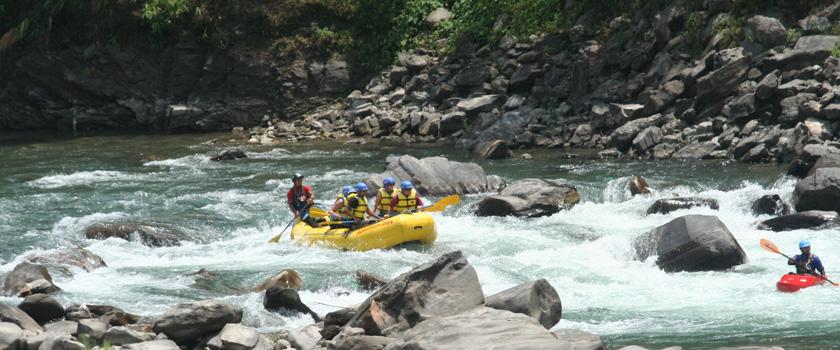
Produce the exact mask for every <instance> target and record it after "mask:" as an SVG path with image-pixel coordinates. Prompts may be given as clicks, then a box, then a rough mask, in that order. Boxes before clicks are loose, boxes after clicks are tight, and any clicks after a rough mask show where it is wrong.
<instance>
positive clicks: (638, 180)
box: [627, 176, 650, 196]
mask: <svg viewBox="0 0 840 350" xmlns="http://www.w3.org/2000/svg"><path fill="white" fill-rule="evenodd" d="M627 189H629V190H630V195H633V196H635V195H637V194H648V193H650V185H648V183H647V181H645V179H644V178H642V177H641V176H633V177H631V178H630V182H628V183H627Z"/></svg>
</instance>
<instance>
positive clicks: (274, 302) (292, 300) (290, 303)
mask: <svg viewBox="0 0 840 350" xmlns="http://www.w3.org/2000/svg"><path fill="white" fill-rule="evenodd" d="M263 306H264V307H265V309H266V310H271V311H279V312H284V313H289V314H295V313H304V314H308V315H310V316H312V318H313V319H314V320H315V322H319V321H321V317H319V316H318V314H316V313H315V312H314V311H312V310H311V309H310V308H309V307H308V306H306V304H304V303H303V301H301V300H300V296H299V295H298V292H297V291H296V290H294V289H291V288H281V287H279V286H271V287H269V288H268V289H266V290H265V296H264V297H263Z"/></svg>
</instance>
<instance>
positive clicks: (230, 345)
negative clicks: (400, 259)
mask: <svg viewBox="0 0 840 350" xmlns="http://www.w3.org/2000/svg"><path fill="white" fill-rule="evenodd" d="M219 338H220V340H221V342H222V349H225V350H251V349H252V348H254V347H255V346H257V343H259V341H260V335H259V333H257V331H256V330H255V329H253V328H250V327H245V326H243V325H241V324H237V323H229V324H227V325H225V327H224V328H222V332H221V333H219Z"/></svg>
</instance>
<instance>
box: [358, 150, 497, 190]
mask: <svg viewBox="0 0 840 350" xmlns="http://www.w3.org/2000/svg"><path fill="white" fill-rule="evenodd" d="M387 163H388V164H387V165H386V166H385V172H383V173H381V174H373V175H370V176H368V178H367V180H366V182H367V184H368V186H370V187H371V192H376V191H377V190H379V187H380V186H381V184H382V180H384V179H385V178H386V177H389V176H390V177H394V178H397V179H400V180H411V181H412V182H413V183H414V187H415V188H416V189H417V191H418V192H419V193H420V194H421V195H424V196H426V195H431V196H435V195H450V194H454V193H457V194H469V193H479V192H487V191H493V190H496V189H497V188H499V185H500V181H499V180H498V179H496V178H494V177H488V176H487V175H486V174H485V173H484V169H482V168H481V166H479V165H478V164H475V163H460V162H454V161H450V160H448V159H446V158H444V157H427V158H422V159H417V158H415V157H412V156H410V155H403V156H400V157H388V159H387Z"/></svg>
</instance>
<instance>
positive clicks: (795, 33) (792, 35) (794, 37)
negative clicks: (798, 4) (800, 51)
mask: <svg viewBox="0 0 840 350" xmlns="http://www.w3.org/2000/svg"><path fill="white" fill-rule="evenodd" d="M801 37H802V31H800V30H799V29H796V28H788V30H787V43H788V44H789V45H793V44H796V42H797V41H799V38H801Z"/></svg>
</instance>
